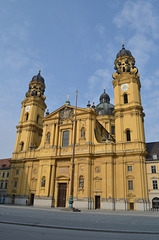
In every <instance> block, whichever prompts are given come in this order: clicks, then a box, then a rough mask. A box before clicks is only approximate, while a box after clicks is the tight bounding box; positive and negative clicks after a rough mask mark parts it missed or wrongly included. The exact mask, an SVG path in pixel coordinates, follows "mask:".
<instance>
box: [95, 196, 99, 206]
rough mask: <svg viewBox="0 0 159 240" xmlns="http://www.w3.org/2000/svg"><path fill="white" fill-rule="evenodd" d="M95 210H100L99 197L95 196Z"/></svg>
mask: <svg viewBox="0 0 159 240" xmlns="http://www.w3.org/2000/svg"><path fill="white" fill-rule="evenodd" d="M95 209H100V196H95Z"/></svg>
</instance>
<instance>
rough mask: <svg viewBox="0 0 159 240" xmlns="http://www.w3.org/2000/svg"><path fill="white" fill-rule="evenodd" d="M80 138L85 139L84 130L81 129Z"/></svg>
mask: <svg viewBox="0 0 159 240" xmlns="http://www.w3.org/2000/svg"><path fill="white" fill-rule="evenodd" d="M81 138H85V129H84V128H82V129H81Z"/></svg>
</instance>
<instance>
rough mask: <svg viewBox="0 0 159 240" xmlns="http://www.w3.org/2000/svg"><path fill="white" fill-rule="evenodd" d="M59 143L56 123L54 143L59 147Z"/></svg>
mask: <svg viewBox="0 0 159 240" xmlns="http://www.w3.org/2000/svg"><path fill="white" fill-rule="evenodd" d="M57 144H58V123H56V129H55V142H54V145H55V146H56V147H57Z"/></svg>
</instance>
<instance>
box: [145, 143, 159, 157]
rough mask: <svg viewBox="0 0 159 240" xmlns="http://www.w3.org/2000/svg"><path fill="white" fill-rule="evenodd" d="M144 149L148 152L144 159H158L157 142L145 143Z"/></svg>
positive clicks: (158, 146) (158, 148) (158, 149)
mask: <svg viewBox="0 0 159 240" xmlns="http://www.w3.org/2000/svg"><path fill="white" fill-rule="evenodd" d="M146 149H147V152H148V155H147V157H146V160H149V161H154V160H159V142H150V143H146Z"/></svg>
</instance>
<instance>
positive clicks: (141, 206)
mask: <svg viewBox="0 0 159 240" xmlns="http://www.w3.org/2000/svg"><path fill="white" fill-rule="evenodd" d="M114 64H115V67H114V69H115V70H116V73H114V74H113V79H114V80H113V82H112V83H113V86H114V102H115V107H114V117H115V139H116V156H115V159H114V181H115V186H116V188H115V189H114V198H116V199H118V201H117V200H116V201H117V202H116V205H118V207H119V206H121V202H122V201H124V202H125V206H126V208H127V209H128V210H147V209H148V208H149V206H148V189H147V184H146V172H145V156H146V148H145V133H144V120H143V119H144V116H145V114H144V113H143V108H142V105H141V96H140V88H141V83H140V76H139V74H138V69H137V67H136V66H135V59H134V57H133V56H132V54H131V52H130V51H129V50H126V49H125V47H124V45H122V49H121V50H120V51H119V53H118V54H117V56H116V59H115V62H114ZM123 199H124V200H123Z"/></svg>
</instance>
